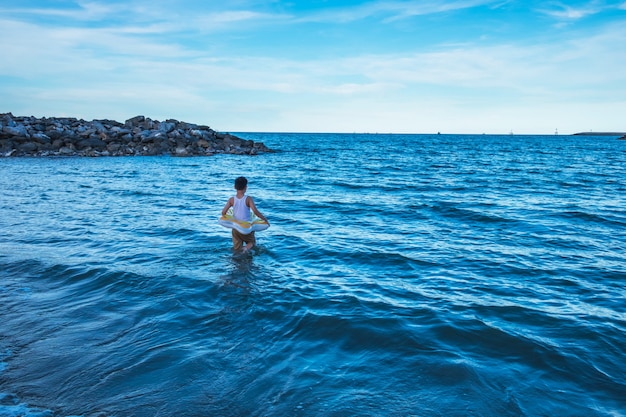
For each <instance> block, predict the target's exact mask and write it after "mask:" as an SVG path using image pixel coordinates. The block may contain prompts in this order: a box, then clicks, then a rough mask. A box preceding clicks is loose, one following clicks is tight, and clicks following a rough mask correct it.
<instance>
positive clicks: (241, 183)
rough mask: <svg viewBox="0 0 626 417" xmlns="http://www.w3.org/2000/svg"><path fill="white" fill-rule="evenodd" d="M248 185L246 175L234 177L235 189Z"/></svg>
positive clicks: (242, 188) (244, 187)
mask: <svg viewBox="0 0 626 417" xmlns="http://www.w3.org/2000/svg"><path fill="white" fill-rule="evenodd" d="M247 186H248V180H247V179H246V177H239V178H237V179H235V190H245V189H246V187H247Z"/></svg>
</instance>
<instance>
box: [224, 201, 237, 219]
mask: <svg viewBox="0 0 626 417" xmlns="http://www.w3.org/2000/svg"><path fill="white" fill-rule="evenodd" d="M234 204H235V201H234V199H233V197H231V198H229V199H228V201H227V202H226V205H225V206H224V208H223V209H222V216H225V215H226V213H228V209H229V208H231V207H232V206H233V205H234Z"/></svg>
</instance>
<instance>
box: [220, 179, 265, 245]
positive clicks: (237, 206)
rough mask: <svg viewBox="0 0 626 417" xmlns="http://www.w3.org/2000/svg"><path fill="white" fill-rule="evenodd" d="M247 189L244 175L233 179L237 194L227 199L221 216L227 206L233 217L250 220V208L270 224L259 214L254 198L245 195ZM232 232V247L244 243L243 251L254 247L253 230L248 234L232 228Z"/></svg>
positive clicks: (226, 209) (226, 210)
mask: <svg viewBox="0 0 626 417" xmlns="http://www.w3.org/2000/svg"><path fill="white" fill-rule="evenodd" d="M247 189H248V180H247V179H246V178H245V177H239V178H237V179H235V190H237V195H236V196H234V197H231V198H229V199H228V202H227V203H226V205H225V206H224V208H223V209H222V216H225V215H226V213H227V212H228V209H229V208H231V207H232V208H233V217H234V218H235V219H237V220H243V221H247V222H249V221H250V210H252V211H253V212H254V214H255V215H256V216H257V217H258V218H259V219H261V220H264V221H265V222H267V224H270V222H268V221H267V219H266V218H265V216H264V215H262V214H261V212H260V211H259V210H257V208H256V206H255V205H254V200H253V199H252V197H250V196H247V195H246V190H247ZM232 234H233V249H234V250H239V249H241V248H242V247H243V244H244V243H245V244H246V246H245V247H243V251H244V252H247V251H249V250H250V249H252V248H253V247H254V245H255V244H256V237H255V236H254V232H250V234H247V235H244V234H243V233H240V232H239V231H237V230H235V229H232Z"/></svg>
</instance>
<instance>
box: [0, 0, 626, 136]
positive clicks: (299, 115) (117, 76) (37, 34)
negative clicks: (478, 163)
mask: <svg viewBox="0 0 626 417" xmlns="http://www.w3.org/2000/svg"><path fill="white" fill-rule="evenodd" d="M5 112H12V113H13V115H15V116H36V117H77V118H82V119H85V120H92V119H113V120H118V121H122V122H123V121H124V120H126V119H129V118H131V117H134V116H137V115H144V116H146V117H150V118H152V119H153V120H166V119H176V120H180V121H186V122H191V123H198V124H204V125H208V126H210V127H212V128H213V129H215V130H218V131H224V132H348V133H352V132H357V133H363V132H369V133H436V132H441V133H477V134H480V133H487V134H509V133H511V132H513V133H514V134H554V133H555V132H556V131H558V132H559V134H571V133H576V132H581V131H594V132H599V131H617V132H624V131H626V0H617V1H611V0H584V1H538V0H530V1H521V0H519V1H518V0H510V1H509V0H495V1H494V0H452V1H443V0H424V1H404V0H370V1H357V0H343V1H330V0H304V1H280V0H267V1H255V0H219V1H217V0H170V1H165V0H106V1H104V0H84V1H82V0H79V1H76V0H56V1H51V0H19V1H17V0H13V1H7V0H0V113H5Z"/></svg>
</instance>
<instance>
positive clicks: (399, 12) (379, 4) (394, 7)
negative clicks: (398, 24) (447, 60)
mask: <svg viewBox="0 0 626 417" xmlns="http://www.w3.org/2000/svg"><path fill="white" fill-rule="evenodd" d="M494 3H496V1H494V0H465V1H441V0H431V1H422V2H415V1H409V2H407V1H387V0H383V1H373V2H368V3H363V4H359V5H356V6H352V7H337V8H330V7H329V8H327V9H324V10H323V11H320V12H316V13H311V14H309V15H306V16H303V17H301V18H299V19H298V20H299V21H311V22H335V23H346V22H353V21H356V20H361V19H365V18H369V17H376V16H381V17H384V19H385V21H387V22H390V21H394V20H397V19H403V18H407V17H411V16H421V15H428V14H436V13H442V12H449V11H453V10H460V9H468V8H473V7H477V6H483V5H488V4H494Z"/></svg>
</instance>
